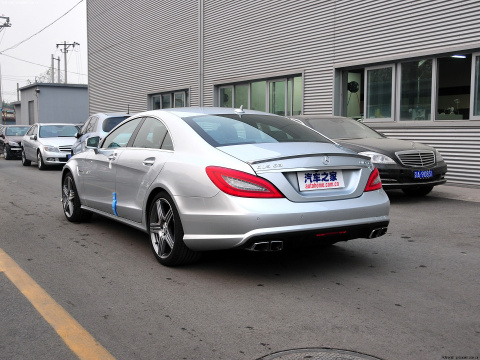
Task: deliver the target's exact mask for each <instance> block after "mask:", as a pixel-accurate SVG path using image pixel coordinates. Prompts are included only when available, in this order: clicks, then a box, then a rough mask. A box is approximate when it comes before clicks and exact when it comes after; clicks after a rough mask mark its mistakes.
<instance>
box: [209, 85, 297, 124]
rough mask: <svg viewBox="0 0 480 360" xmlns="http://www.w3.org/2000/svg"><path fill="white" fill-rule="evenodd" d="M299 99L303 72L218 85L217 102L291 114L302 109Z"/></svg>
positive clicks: (221, 104)
mask: <svg viewBox="0 0 480 360" xmlns="http://www.w3.org/2000/svg"><path fill="white" fill-rule="evenodd" d="M302 100H303V79H302V76H290V77H284V78H274V79H266V80H258V81H250V82H242V83H235V84H226V85H222V86H219V87H218V99H217V103H218V105H219V106H221V107H235V108H238V107H240V106H241V105H243V107H244V108H246V109H251V110H259V111H267V112H270V113H273V114H277V115H286V116H291V115H300V114H301V113H302V109H303V102H302Z"/></svg>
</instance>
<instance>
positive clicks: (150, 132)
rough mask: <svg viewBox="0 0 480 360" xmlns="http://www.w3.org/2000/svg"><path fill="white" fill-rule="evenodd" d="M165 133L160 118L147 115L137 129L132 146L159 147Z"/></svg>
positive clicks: (165, 129) (165, 130)
mask: <svg viewBox="0 0 480 360" xmlns="http://www.w3.org/2000/svg"><path fill="white" fill-rule="evenodd" d="M166 134H167V128H166V127H165V125H163V123H162V122H161V121H160V120H157V119H154V118H151V117H148V118H146V119H145V121H144V122H143V124H142V127H141V128H140V130H139V131H138V134H137V136H136V137H135V141H134V142H133V145H132V146H133V147H140V148H149V149H160V146H161V144H162V142H163V139H164V138H165V135H166Z"/></svg>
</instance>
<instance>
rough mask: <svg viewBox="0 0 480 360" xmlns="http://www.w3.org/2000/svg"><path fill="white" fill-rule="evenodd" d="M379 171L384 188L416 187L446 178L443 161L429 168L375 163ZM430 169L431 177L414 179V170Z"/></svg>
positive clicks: (429, 184)
mask: <svg viewBox="0 0 480 360" xmlns="http://www.w3.org/2000/svg"><path fill="white" fill-rule="evenodd" d="M375 166H376V167H377V169H378V172H379V173H380V179H381V180H382V185H383V188H384V189H385V190H389V189H392V190H393V189H407V188H418V187H423V186H436V185H441V184H444V183H445V182H446V181H447V180H446V179H445V175H446V173H447V165H446V164H445V162H443V161H442V162H440V163H437V164H436V165H435V166H434V167H429V168H420V167H419V168H408V167H405V166H401V165H397V164H395V165H382V164H375ZM426 170H431V171H432V177H429V178H425V179H416V178H415V176H414V174H415V171H426Z"/></svg>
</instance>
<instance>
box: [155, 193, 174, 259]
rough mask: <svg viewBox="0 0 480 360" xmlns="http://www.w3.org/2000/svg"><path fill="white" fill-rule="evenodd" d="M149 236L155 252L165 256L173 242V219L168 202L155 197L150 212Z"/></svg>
mask: <svg viewBox="0 0 480 360" xmlns="http://www.w3.org/2000/svg"><path fill="white" fill-rule="evenodd" d="M150 219H151V220H150V238H151V241H152V246H153V249H154V251H155V253H156V254H157V255H158V256H159V257H160V258H166V257H168V256H169V255H170V253H171V252H172V250H173V246H174V243H175V240H174V239H175V220H174V216H173V209H172V206H171V205H170V203H169V202H168V201H167V200H166V199H164V198H160V199H157V201H156V202H155V205H154V206H153V207H152V212H151V214H150Z"/></svg>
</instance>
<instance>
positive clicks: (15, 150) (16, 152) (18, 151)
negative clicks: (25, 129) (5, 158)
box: [5, 145, 22, 159]
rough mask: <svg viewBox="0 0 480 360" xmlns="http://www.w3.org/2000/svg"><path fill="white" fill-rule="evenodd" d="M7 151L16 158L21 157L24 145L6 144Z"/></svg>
mask: <svg viewBox="0 0 480 360" xmlns="http://www.w3.org/2000/svg"><path fill="white" fill-rule="evenodd" d="M5 146H6V149H7V151H8V152H9V154H10V156H12V157H15V158H19V159H20V158H21V157H22V147H21V146H11V145H5Z"/></svg>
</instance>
